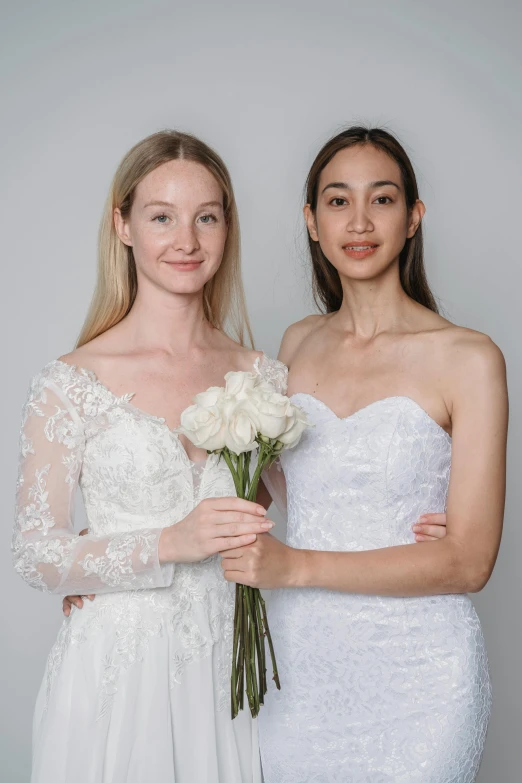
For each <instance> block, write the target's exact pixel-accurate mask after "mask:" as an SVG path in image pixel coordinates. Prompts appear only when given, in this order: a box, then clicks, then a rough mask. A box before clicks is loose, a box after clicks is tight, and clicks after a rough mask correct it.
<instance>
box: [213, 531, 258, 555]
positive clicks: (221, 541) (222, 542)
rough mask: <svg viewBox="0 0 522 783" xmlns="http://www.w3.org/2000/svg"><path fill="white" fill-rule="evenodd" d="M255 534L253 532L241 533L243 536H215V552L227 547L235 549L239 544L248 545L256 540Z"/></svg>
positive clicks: (222, 550) (224, 549) (227, 548)
mask: <svg viewBox="0 0 522 783" xmlns="http://www.w3.org/2000/svg"><path fill="white" fill-rule="evenodd" d="M256 539H257V536H256V535H255V534H249V535H243V536H231V537H230V538H216V539H215V544H216V547H217V549H216V553H217V552H225V551H227V550H229V549H237V548H238V547H240V546H248V545H249V544H253V543H254V541H256Z"/></svg>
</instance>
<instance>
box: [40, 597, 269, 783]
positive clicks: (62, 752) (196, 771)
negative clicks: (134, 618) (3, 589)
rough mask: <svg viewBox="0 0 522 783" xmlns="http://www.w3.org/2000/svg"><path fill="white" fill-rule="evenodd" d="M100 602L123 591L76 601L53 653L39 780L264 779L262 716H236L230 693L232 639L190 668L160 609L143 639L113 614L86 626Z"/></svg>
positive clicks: (43, 700)
mask: <svg viewBox="0 0 522 783" xmlns="http://www.w3.org/2000/svg"><path fill="white" fill-rule="evenodd" d="M120 598H121V599H122V600H123V601H124V600H125V597H123V596H120ZM101 601H105V602H108V603H111V602H112V603H114V602H115V601H118V597H117V596H116V595H114V596H97V597H96V598H95V600H94V602H92V603H91V602H90V601H85V602H84V608H83V609H81V610H77V609H74V608H73V610H72V613H71V617H70V618H69V619H68V620H66V621H65V622H64V624H63V626H62V629H61V631H60V634H59V636H58V640H57V642H56V644H55V646H54V648H53V650H52V651H51V654H50V656H49V659H48V662H47V668H46V673H45V676H44V680H43V683H42V686H41V688H40V691H39V694H38V698H37V703H36V710H35V715H34V724H33V772H32V777H31V783H73V781H74V783H145V782H146V781H147V782H148V781H150V783H260V781H261V771H260V760H259V749H258V740H257V722H256V721H253V720H252V719H251V717H250V713H249V712H248V711H243V712H241V713H240V714H239V715H238V717H237V718H236V719H235V720H233V721H232V720H231V717H230V707H229V702H228V694H226V695H225V694H224V691H223V671H222V669H223V660H225V661H227V660H228V659H229V657H230V654H231V651H230V650H229V649H228V646H227V647H226V649H225V648H224V647H223V644H222V643H221V642H219V641H218V642H217V643H216V644H214V645H213V647H212V649H211V650H210V651H208V650H207V653H208V654H207V653H205V654H202V655H201V656H196V657H193V656H192V658H191V660H190V661H189V662H187V663H186V665H184V663H183V660H182V658H183V650H182V649H181V654H180V644H179V639H178V638H174V637H173V636H172V633H171V632H170V631H169V629H168V622H167V618H161V616H158V614H157V613H154V615H153V616H152V615H151V616H150V617H149V620H150V623H149V625H148V626H146V625H143V624H142V626H141V627H142V632H141V640H140V641H139V642H138V643H136V635H135V634H133V636H132V639H127V640H126V639H125V636H124V635H123V637H122V634H121V632H120V634H119V636H118V638H116V626H115V625H114V624H113V623H112V622H111V621H110V620H106V621H103V620H102V621H101V622H100V625H99V628H98V629H97V630H96V631H93V630H92V626H91V627H90V629H89V633H88V634H86V633H83V632H82V630H83V629H85V628H87V626H88V625H89V615H92V613H93V612H94V610H95V605H96V603H97V602H98V605H99V603H100V602H101ZM98 608H99V607H98ZM142 611H143V610H142ZM116 649H117V650H118V654H117V655H116V656H115V654H114V650H116ZM181 670H182V671H181Z"/></svg>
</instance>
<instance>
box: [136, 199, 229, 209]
mask: <svg viewBox="0 0 522 783" xmlns="http://www.w3.org/2000/svg"><path fill="white" fill-rule="evenodd" d="M174 206H175V204H173V203H172V202H171V201H149V202H148V203H147V204H145V207H174ZM203 207H221V208H223V204H222V203H221V202H220V201H204V202H203V204H200V205H199V206H198V209H202V208H203Z"/></svg>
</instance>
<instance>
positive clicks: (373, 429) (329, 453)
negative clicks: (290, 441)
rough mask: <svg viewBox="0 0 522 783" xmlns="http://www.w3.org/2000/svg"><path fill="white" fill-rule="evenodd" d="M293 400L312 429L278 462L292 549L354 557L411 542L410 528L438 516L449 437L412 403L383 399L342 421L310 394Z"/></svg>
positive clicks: (446, 479) (442, 503)
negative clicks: (283, 481) (347, 553)
mask: <svg viewBox="0 0 522 783" xmlns="http://www.w3.org/2000/svg"><path fill="white" fill-rule="evenodd" d="M292 399H293V401H294V402H296V403H297V404H298V405H301V406H302V407H304V408H305V410H306V411H307V412H309V415H310V418H311V420H312V422H313V424H314V427H312V428H311V429H309V430H307V431H306V432H305V434H304V435H303V438H302V440H301V443H300V444H299V448H298V449H297V450H294V451H287V452H283V454H282V456H281V462H282V464H283V466H284V472H285V476H286V483H287V493H288V498H287V502H288V516H289V520H288V531H287V538H288V543H289V544H290V545H291V546H295V547H303V548H312V549H331V550H354V551H355V550H362V549H378V548H381V547H389V546H395V545H399V544H407V543H413V542H414V540H415V537H414V534H413V531H412V529H411V525H412V524H413V522H414V521H415V520H416V519H417V518H418V517H419V516H420V515H421V514H422V513H425V512H427V511H430V512H438V511H444V509H445V506H446V495H447V491H448V484H449V474H450V466H451V438H450V436H449V435H448V434H447V433H446V432H445V431H444V430H443V429H442V428H441V427H440V426H439V425H438V424H437V423H436V422H435V421H434V420H433V419H432V418H430V416H428V414H427V413H426V412H425V411H424V410H423V409H422V408H421V407H420V406H419V405H418V404H417V403H416V402H414V401H413V400H412V399H410V398H409V397H388V398H385V399H383V400H378V401H377V402H374V403H372V404H371V405H368V406H367V407H365V408H363V409H361V410H360V411H358V412H356V413H355V414H353V415H352V416H348V417H347V418H345V419H340V418H339V417H338V416H336V415H335V414H334V413H333V411H331V410H330V408H328V407H327V406H326V405H325V404H324V403H323V402H321V401H320V400H317V399H316V398H315V397H312V396H310V395H308V394H301V393H299V394H294V396H293V398H292ZM305 477H306V481H305ZM318 488H319V489H318Z"/></svg>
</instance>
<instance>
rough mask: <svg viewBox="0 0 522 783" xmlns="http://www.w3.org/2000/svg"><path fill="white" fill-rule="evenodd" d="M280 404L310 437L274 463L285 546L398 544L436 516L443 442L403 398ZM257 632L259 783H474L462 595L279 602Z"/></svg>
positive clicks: (483, 694) (479, 681) (473, 651)
mask: <svg viewBox="0 0 522 783" xmlns="http://www.w3.org/2000/svg"><path fill="white" fill-rule="evenodd" d="M293 401H294V402H295V403H297V404H299V405H300V406H302V407H303V408H304V409H305V410H306V411H307V413H308V415H309V417H310V419H311V421H312V423H313V424H314V425H315V426H314V427H313V428H311V429H309V430H307V431H306V432H305V434H304V436H303V438H302V440H301V442H300V443H299V445H298V446H297V448H296V449H294V450H290V451H285V452H283V454H282V456H281V462H282V467H283V470H284V474H285V476H286V483H287V497H288V538H287V540H288V544H289V545H290V546H293V547H297V548H304V549H320V550H342V551H353V552H355V551H360V550H367V549H377V548H381V547H390V546H395V545H398V544H410V543H413V542H414V535H413V533H412V530H411V526H412V524H413V523H414V522H415V520H416V519H417V518H418V517H419V516H420V515H421V514H422V513H425V512H427V511H430V512H437V511H444V509H445V504H446V496H447V491H448V482H449V475H450V464H451V438H450V437H449V435H448V434H447V433H446V432H445V431H444V430H442V429H441V427H439V425H438V424H437V423H436V422H435V421H433V420H432V419H431V418H430V417H429V416H428V415H427V413H426V412H425V411H424V410H422V409H421V408H420V407H419V405H417V404H416V403H415V402H414V401H413V400H411V399H410V398H407V397H390V398H388V399H383V400H380V401H378V402H375V403H373V404H372V405H369V406H368V407H366V408H364V409H362V410H360V411H358V412H357V413H355V414H354V415H353V416H349V417H347V418H345V419H340V418H338V417H337V416H335V414H334V413H333V412H332V411H331V410H330V409H329V408H327V407H326V406H325V405H324V404H323V403H322V402H320V401H318V400H317V399H315V398H314V397H312V396H310V395H307V394H296V395H294V396H293ZM418 546H430V545H429V544H419V545H418ZM270 628H271V631H272V636H273V640H274V644H275V648H276V654H277V661H278V665H279V673H280V677H281V691H280V692H276V691H275V690H274V689H270V690H269V693H268V698H267V703H266V705H265V707H264V708H263V710H262V711H261V715H260V729H261V733H260V739H261V751H262V761H263V773H264V776H265V781H266V783H471V782H472V781H474V780H475V778H476V775H477V771H478V768H479V764H480V759H481V755H482V750H483V746H484V740H485V735H486V728H487V724H488V717H489V712H490V681H489V675H488V664H487V658H486V651H485V647H484V640H483V636H482V631H481V627H480V623H479V620H478V618H477V615H476V613H475V610H474V608H473V605H472V603H471V601H470V599H469V598H468V596H466V595H438V596H430V597H422V598H386V597H379V596H368V595H351V594H346V593H341V592H331V591H328V590H321V589H299V590H292V589H289V590H282V591H278V592H277V593H276V595H274V596H272V600H271V602H270Z"/></svg>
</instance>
